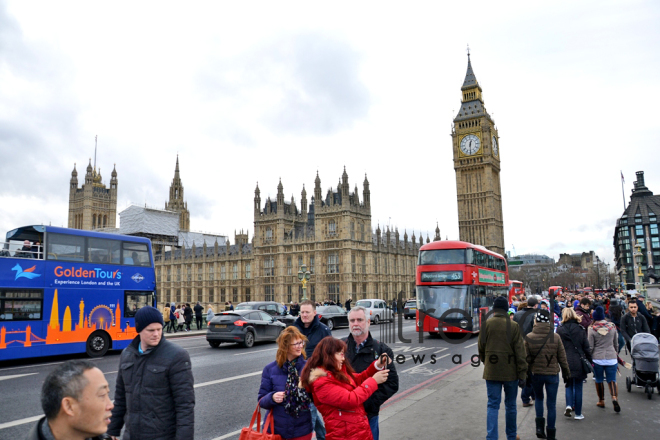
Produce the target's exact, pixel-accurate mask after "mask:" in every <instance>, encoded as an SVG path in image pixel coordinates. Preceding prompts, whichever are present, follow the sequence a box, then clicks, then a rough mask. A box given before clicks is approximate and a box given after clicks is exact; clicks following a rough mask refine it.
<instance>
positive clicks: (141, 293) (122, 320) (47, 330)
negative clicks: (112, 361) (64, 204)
mask: <svg viewBox="0 0 660 440" xmlns="http://www.w3.org/2000/svg"><path fill="white" fill-rule="evenodd" d="M153 261H154V260H153V255H152V251H151V242H150V241H149V240H148V239H146V238H142V237H132V236H125V235H115V234H107V233H99V232H91V231H82V230H78V229H67V228H57V227H52V226H25V227H22V228H18V229H14V230H12V231H9V232H8V233H7V236H6V240H5V242H4V243H2V244H1V245H0V361H3V360H9V359H19V358H28V357H39V356H53V355H61V354H72V353H84V352H86V353H87V354H88V355H89V356H92V357H98V356H103V355H104V354H105V353H106V352H107V351H108V350H109V349H123V348H125V347H126V346H127V345H128V344H129V343H130V341H131V340H132V339H133V338H134V337H135V336H136V334H137V333H136V331H135V322H134V318H133V317H134V316H135V313H136V312H137V310H138V309H139V308H140V307H143V306H145V305H150V306H155V305H156V277H155V273H154V263H153Z"/></svg>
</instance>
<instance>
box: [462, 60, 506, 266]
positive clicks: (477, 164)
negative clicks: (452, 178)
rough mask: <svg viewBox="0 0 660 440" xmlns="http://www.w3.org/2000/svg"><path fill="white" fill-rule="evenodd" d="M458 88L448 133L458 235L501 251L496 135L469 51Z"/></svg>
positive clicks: (498, 149)
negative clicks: (455, 110) (458, 103)
mask: <svg viewBox="0 0 660 440" xmlns="http://www.w3.org/2000/svg"><path fill="white" fill-rule="evenodd" d="M461 91H462V94H463V99H462V102H461V108H460V110H459V112H458V115H457V116H456V118H454V125H453V127H452V135H451V136H452V141H453V151H454V170H455V171H456V191H457V199H458V230H459V235H460V239H461V240H463V241H468V242H470V243H474V244H479V245H482V246H485V247H487V248H488V249H490V250H491V251H493V252H497V253H499V254H500V255H504V221H503V218H502V191H501V188H500V148H499V135H498V133H497V128H496V127H495V121H493V119H492V118H491V116H490V115H489V114H488V112H487V111H486V108H485V107H484V101H483V96H482V89H481V86H480V85H479V83H478V82H477V78H476V77H475V75H474V72H473V71H472V64H471V63H470V58H469V54H468V68H467V73H466V75H465V80H464V81H463V86H462V87H461Z"/></svg>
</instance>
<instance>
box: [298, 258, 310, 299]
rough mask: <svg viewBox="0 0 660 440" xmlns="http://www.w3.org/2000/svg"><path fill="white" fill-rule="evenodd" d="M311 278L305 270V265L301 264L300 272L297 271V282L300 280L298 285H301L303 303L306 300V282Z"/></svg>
mask: <svg viewBox="0 0 660 440" xmlns="http://www.w3.org/2000/svg"><path fill="white" fill-rule="evenodd" d="M311 276H312V274H311V273H310V272H309V271H308V270H307V265H305V264H303V265H302V266H300V270H299V271H298V280H300V283H301V284H302V289H303V301H306V300H307V282H308V281H309V279H310V278H311Z"/></svg>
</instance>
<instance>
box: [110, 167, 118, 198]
mask: <svg viewBox="0 0 660 440" xmlns="http://www.w3.org/2000/svg"><path fill="white" fill-rule="evenodd" d="M118 183H119V181H118V180H117V164H113V167H112V173H110V189H111V190H114V191H115V192H116V191H117V184H118Z"/></svg>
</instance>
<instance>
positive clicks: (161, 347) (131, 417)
mask: <svg viewBox="0 0 660 440" xmlns="http://www.w3.org/2000/svg"><path fill="white" fill-rule="evenodd" d="M163 324H164V323H163V315H162V314H161V312H160V311H159V310H158V309H156V308H154V307H149V306H145V307H142V308H141V309H140V310H138V311H137V313H136V314H135V329H136V331H137V332H138V335H137V336H136V337H135V339H133V341H132V342H131V344H130V345H129V346H128V347H126V349H124V351H123V352H122V354H121V358H120V359H119V368H118V370H119V371H118V373H117V383H116V386H115V402H114V404H115V407H114V408H113V410H112V418H111V421H110V426H109V427H108V434H109V435H110V436H112V438H113V439H114V440H118V439H119V435H120V433H121V430H122V427H123V426H124V422H126V429H125V431H124V435H123V437H122V439H123V440H130V439H139V438H142V437H141V436H142V435H144V436H146V438H150V439H152V438H153V439H156V438H157V439H193V438H195V391H194V388H193V385H194V381H193V375H192V369H191V365H190V356H189V355H188V352H187V351H186V350H184V349H183V348H181V347H179V346H178V345H175V344H173V343H171V342H169V341H167V340H166V339H165V338H163Z"/></svg>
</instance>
